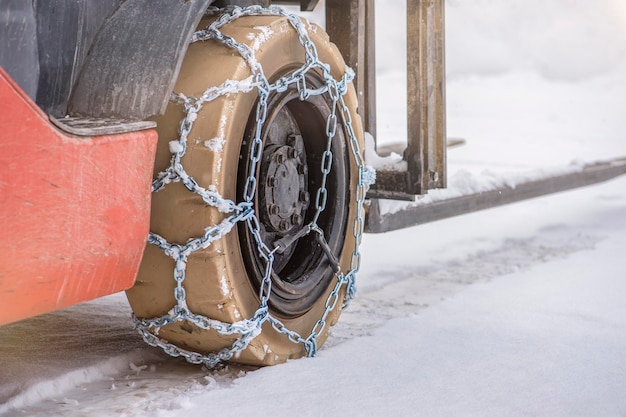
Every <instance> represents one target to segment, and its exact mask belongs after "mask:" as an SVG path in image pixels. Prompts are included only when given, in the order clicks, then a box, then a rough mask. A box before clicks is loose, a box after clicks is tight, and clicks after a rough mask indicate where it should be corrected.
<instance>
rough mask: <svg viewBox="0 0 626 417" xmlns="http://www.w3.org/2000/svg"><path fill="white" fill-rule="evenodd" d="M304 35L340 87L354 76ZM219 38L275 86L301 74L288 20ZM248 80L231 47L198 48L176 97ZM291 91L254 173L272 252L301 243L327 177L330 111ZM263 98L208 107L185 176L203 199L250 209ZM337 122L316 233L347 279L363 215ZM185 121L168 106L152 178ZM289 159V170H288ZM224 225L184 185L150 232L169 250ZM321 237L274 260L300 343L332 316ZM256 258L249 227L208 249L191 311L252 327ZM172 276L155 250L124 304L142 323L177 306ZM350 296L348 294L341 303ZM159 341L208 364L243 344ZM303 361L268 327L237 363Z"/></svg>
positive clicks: (327, 48) (242, 23)
mask: <svg viewBox="0 0 626 417" xmlns="http://www.w3.org/2000/svg"><path fill="white" fill-rule="evenodd" d="M206 23H207V22H204V24H206ZM307 28H308V33H309V36H310V38H311V40H312V41H313V43H314V44H315V45H316V48H317V52H318V55H319V59H320V61H322V62H325V63H327V64H329V65H330V69H331V73H332V75H333V77H334V78H336V79H340V78H341V77H342V76H343V74H344V72H345V64H344V61H343V59H342V57H341V54H340V53H339V51H338V50H337V48H336V47H335V46H334V45H333V44H331V43H330V42H329V39H328V36H327V35H326V34H325V33H324V31H323V30H322V29H320V28H318V27H317V26H308V24H307ZM222 32H223V33H224V34H226V35H230V36H232V37H233V38H235V39H236V40H237V41H238V42H241V43H245V44H247V45H248V46H250V48H252V50H253V51H254V52H255V57H256V59H257V60H258V62H259V63H260V64H261V65H262V67H263V70H264V73H265V76H266V77H267V79H268V80H270V82H272V81H273V80H276V79H278V77H281V76H284V75H285V74H287V73H288V72H289V71H293V70H294V69H295V68H299V67H301V66H302V65H303V63H304V59H305V54H304V48H303V47H302V45H301V44H300V41H299V39H298V34H297V32H296V31H295V30H294V29H293V27H292V26H291V24H290V23H289V21H288V20H287V19H285V18H284V17H276V16H249V17H242V18H239V19H237V20H235V21H233V22H231V23H229V24H228V25H227V26H225V27H224V28H222ZM250 74H251V71H250V68H249V66H248V65H247V64H246V62H245V61H244V60H243V59H242V58H241V57H240V56H239V54H237V53H235V52H234V51H233V50H232V49H230V48H228V47H227V46H225V45H224V44H223V43H221V42H218V41H216V40H208V41H205V42H196V43H193V44H192V45H190V47H189V50H188V52H187V55H186V58H185V61H184V63H183V66H182V69H181V71H180V75H179V78H178V81H177V83H176V87H175V91H176V92H179V93H183V94H184V95H186V96H188V97H192V96H193V97H199V96H200V95H202V93H203V92H204V91H205V90H206V89H207V88H208V87H210V86H217V85H220V84H221V83H223V82H224V81H226V80H244V79H246V78H247V77H249V76H250ZM322 82H323V78H322V77H321V74H317V75H315V74H313V73H312V74H311V76H309V77H308V79H307V83H308V84H309V88H314V87H315V86H318V87H319V86H320V85H321V84H322ZM294 88H295V87H294ZM294 88H291V89H289V90H287V91H285V92H283V93H273V94H272V95H270V97H269V99H268V116H267V121H266V123H265V128H264V130H263V135H262V136H263V142H264V148H263V157H262V160H261V162H259V167H260V169H258V170H257V171H260V172H257V173H256V180H257V184H258V185H257V192H256V194H255V198H254V209H255V213H256V216H257V218H258V220H259V222H260V224H261V225H262V227H261V229H262V237H263V240H264V242H265V243H266V244H267V246H268V247H270V249H272V248H273V245H274V244H275V243H276V241H277V240H279V239H280V238H282V237H285V236H289V235H294V234H295V233H297V232H298V231H299V230H300V229H301V228H302V227H303V226H304V225H305V224H306V223H307V222H310V221H311V218H312V217H313V216H314V215H315V205H316V204H315V197H316V191H317V189H318V188H319V183H320V182H321V175H322V174H321V168H320V164H321V160H322V154H323V152H324V151H325V150H326V142H327V140H326V138H325V132H326V123H327V120H326V119H327V118H328V113H329V112H330V109H331V104H330V103H331V102H330V101H329V100H328V99H325V98H323V97H322V96H311V97H310V98H308V99H307V100H306V101H301V100H300V96H299V94H298V91H297V90H295V89H294ZM258 98H259V96H258V93H257V91H256V90H254V91H251V92H249V93H238V94H230V95H226V96H223V97H221V98H218V99H216V100H213V101H210V102H208V103H206V104H205V105H204V107H203V108H202V110H201V111H200V112H199V113H198V117H197V119H196V120H195V122H194V124H193V128H192V130H191V132H190V134H189V136H188V142H187V149H186V152H185V155H184V157H183V158H182V164H183V166H184V168H185V170H186V172H187V173H188V174H189V175H190V176H191V177H193V178H194V179H195V180H196V181H197V182H198V184H199V185H200V186H201V187H204V188H207V189H208V188H209V187H211V190H212V191H217V192H218V193H219V194H221V195H222V196H223V197H224V198H226V199H230V200H232V201H235V202H241V201H243V199H244V189H245V185H246V182H247V181H248V173H249V168H250V164H251V163H252V162H250V157H249V153H250V143H251V138H252V136H253V135H254V127H255V114H256V104H257V100H258ZM344 100H345V103H346V105H347V108H348V109H349V113H350V115H351V119H352V127H353V130H354V132H355V136H356V139H357V142H358V144H359V148H360V149H363V132H362V127H361V123H360V118H359V117H358V116H357V114H356V103H357V100H356V95H355V93H354V89H353V88H352V87H351V86H350V88H349V91H348V92H347V94H346V95H345V96H344ZM337 114H338V116H339V128H338V129H337V131H338V132H337V135H336V137H335V139H334V140H333V145H332V155H333V156H332V162H333V164H332V171H331V174H329V176H328V184H327V189H328V198H327V201H328V203H327V208H326V209H325V210H324V212H323V213H322V215H321V216H319V220H318V224H319V226H320V227H321V229H322V230H324V234H325V235H326V240H327V241H328V246H329V247H330V249H331V251H332V252H333V253H334V255H335V256H336V258H337V259H338V263H339V267H340V268H341V270H342V271H349V270H350V268H351V264H352V263H353V262H354V257H353V253H354V250H355V247H356V245H355V244H356V242H355V240H356V238H355V236H354V233H353V229H354V220H355V217H356V216H357V210H358V205H357V202H356V194H357V186H358V177H359V169H358V166H357V163H356V162H355V160H354V159H355V158H354V157H353V155H352V151H351V147H350V144H349V143H348V142H349V140H348V133H347V131H346V127H345V125H344V124H343V120H342V119H343V118H342V116H341V115H342V113H341V111H340V110H338V111H337ZM184 115H185V113H184V112H183V108H182V106H180V105H178V104H170V105H169V107H168V109H167V111H166V113H165V114H164V115H163V116H162V117H160V118H158V119H157V120H156V121H157V125H158V128H157V129H158V132H159V145H158V150H157V156H156V166H155V175H157V174H158V173H159V172H162V171H164V170H165V169H167V167H168V165H169V164H170V159H171V157H172V153H171V150H170V145H169V142H170V141H173V140H176V139H177V138H178V137H179V133H178V130H179V126H180V122H181V119H183V117H184ZM299 136H301V137H302V139H300V138H299ZM294 149H295V150H294ZM289 158H292V162H285V160H286V159H289ZM294 158H295V159H294ZM270 177H271V178H270ZM309 200H311V201H310V202H309ZM226 217H227V214H224V213H221V212H220V211H219V210H218V209H217V208H214V207H211V206H209V205H207V204H206V203H205V202H204V201H203V200H202V199H201V198H200V196H198V195H197V194H194V193H192V192H190V191H189V190H188V189H187V188H185V186H184V185H182V184H181V183H180V182H176V183H172V184H169V185H167V187H165V188H164V189H163V190H161V191H159V192H157V193H155V194H154V196H153V203H152V217H151V231H152V232H153V233H156V234H158V235H160V236H162V237H164V238H165V239H167V241H168V242H175V243H178V244H181V245H183V244H185V242H187V241H188V240H189V239H190V238H195V237H198V236H202V234H203V233H204V230H205V228H206V227H208V226H210V225H217V224H220V223H221V222H222V221H223V220H224V219H225V218H226ZM314 235H315V233H311V234H310V235H308V236H306V237H304V238H302V239H300V241H299V242H298V243H297V245H294V246H292V247H291V248H290V249H288V250H287V251H285V253H284V254H283V255H279V254H277V255H276V260H275V262H274V270H275V271H276V273H275V274H274V276H273V279H272V292H271V295H270V299H269V311H270V313H271V314H272V315H273V316H274V317H277V318H279V319H280V320H281V321H282V322H283V323H284V324H285V326H286V327H287V328H289V329H291V330H293V331H295V332H297V333H299V334H301V335H303V337H306V336H307V335H309V334H310V333H311V330H312V329H313V328H314V326H315V325H316V323H317V321H318V319H319V318H320V317H321V316H322V314H323V313H324V311H325V309H326V307H325V304H326V300H327V298H328V296H329V294H330V293H331V291H332V290H333V289H334V288H335V284H336V282H337V280H336V279H335V274H334V270H333V269H334V268H333V264H332V262H330V261H329V257H328V255H327V254H326V253H324V250H323V248H322V246H321V245H319V243H318V242H317V240H316V239H315V237H314ZM257 254H258V249H257V244H256V243H255V241H254V236H253V234H252V232H251V230H250V227H249V226H248V224H247V223H246V222H240V223H239V224H238V226H237V228H234V229H233V230H232V231H231V232H230V233H228V234H226V235H225V236H223V237H221V238H220V239H219V240H217V241H215V242H213V243H212V244H211V245H210V246H209V247H208V248H206V249H203V250H199V251H196V252H194V253H193V254H191V255H190V256H189V259H188V261H187V265H186V277H185V281H184V288H185V290H186V304H187V305H188V307H189V310H190V311H191V312H193V313H195V314H200V315H203V316H206V317H210V318H212V319H215V320H220V321H222V322H226V323H233V322H236V321H240V320H243V319H246V318H250V317H252V316H253V315H254V313H255V311H256V310H257V308H258V307H259V302H260V299H259V288H260V286H261V284H262V279H263V272H262V271H263V267H264V263H263V260H262V259H261V258H260V257H259V256H258V255H257ZM174 266H175V263H174V261H173V259H172V258H170V257H168V256H166V255H165V254H164V252H163V251H162V250H161V249H159V248H157V247H156V246H153V245H148V246H147V248H146V251H145V254H144V259H143V263H142V265H141V268H140V272H139V275H138V278H137V282H136V284H135V286H134V287H133V288H132V289H131V290H129V291H128V292H127V295H128V299H129V301H130V304H131V306H132V309H133V311H134V313H135V315H136V316H137V317H139V318H153V317H160V316H163V315H165V314H167V312H168V311H170V310H171V309H172V308H173V307H174V306H175V304H176V300H175V299H174V295H173V294H174V289H175V285H176V282H175V281H174V278H173V270H174ZM334 266H335V267H336V266H337V265H336V264H335V265H334ZM343 291H345V287H344V288H342V293H341V294H340V298H341V299H343ZM340 307H341V302H339V303H337V306H336V307H335V308H334V309H333V310H332V311H331V312H330V314H328V317H327V319H326V322H327V324H329V325H332V324H334V323H335V322H336V321H337V318H338V316H339V313H340ZM328 327H329V326H326V327H325V328H324V331H323V332H322V334H321V335H320V336H319V337H318V338H317V344H318V345H320V344H321V343H323V342H324V340H325V339H326V338H327V336H328ZM158 337H159V338H161V339H164V340H167V341H168V342H170V343H173V344H174V345H176V346H179V347H181V348H183V349H186V350H189V351H194V352H199V353H202V354H205V353H208V352H216V351H219V350H220V349H223V348H225V347H229V346H231V345H232V343H233V341H234V340H235V339H236V338H237V337H238V335H233V336H232V337H231V336H222V335H219V334H218V333H217V332H216V331H214V330H203V329H200V328H199V327H197V326H195V325H193V324H190V323H188V322H185V321H181V322H177V323H174V324H171V325H168V326H166V327H164V328H162V329H161V330H160V331H159V333H158ZM305 353H306V352H305V349H304V346H303V344H301V343H298V344H296V343H293V342H292V341H290V340H289V338H288V337H287V336H286V335H285V334H283V333H280V332H278V331H276V330H275V329H274V328H272V326H271V325H270V324H269V323H268V322H265V323H264V325H263V328H262V331H261V333H260V334H259V335H258V336H257V337H256V338H255V339H254V340H253V341H252V342H251V343H250V345H249V346H248V348H247V349H246V350H244V351H243V352H241V354H240V355H236V356H235V357H233V358H232V360H233V361H236V362H240V363H246V364H255V365H270V364H275V363H279V362H284V361H285V360H287V359H289V358H296V357H300V356H302V355H304V354H305Z"/></svg>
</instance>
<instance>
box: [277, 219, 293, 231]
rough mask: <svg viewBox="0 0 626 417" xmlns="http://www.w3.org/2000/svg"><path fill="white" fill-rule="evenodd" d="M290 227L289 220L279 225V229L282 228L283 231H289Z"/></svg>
mask: <svg viewBox="0 0 626 417" xmlns="http://www.w3.org/2000/svg"><path fill="white" fill-rule="evenodd" d="M290 227H291V223H289V221H287V220H283V221H281V222H280V224H279V225H278V229H280V231H281V232H285V231H287V230H288V229H289V228H290Z"/></svg>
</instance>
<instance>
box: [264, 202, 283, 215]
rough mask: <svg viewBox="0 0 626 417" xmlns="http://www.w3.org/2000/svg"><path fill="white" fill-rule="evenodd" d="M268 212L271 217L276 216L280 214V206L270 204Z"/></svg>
mask: <svg viewBox="0 0 626 417" xmlns="http://www.w3.org/2000/svg"><path fill="white" fill-rule="evenodd" d="M267 211H269V212H270V214H271V215H273V216H275V215H277V214H278V212H279V211H280V210H279V208H278V206H277V205H276V204H270V206H269V208H268V209H267Z"/></svg>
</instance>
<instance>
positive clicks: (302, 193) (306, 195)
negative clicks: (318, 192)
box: [300, 191, 311, 203]
mask: <svg viewBox="0 0 626 417" xmlns="http://www.w3.org/2000/svg"><path fill="white" fill-rule="evenodd" d="M310 199H311V196H310V195H309V193H308V192H306V191H300V201H301V202H303V203H308V202H309V200H310Z"/></svg>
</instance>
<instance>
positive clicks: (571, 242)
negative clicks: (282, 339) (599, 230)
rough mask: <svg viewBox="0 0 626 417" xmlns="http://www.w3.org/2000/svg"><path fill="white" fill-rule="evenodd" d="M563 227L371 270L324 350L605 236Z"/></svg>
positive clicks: (589, 247)
mask: <svg viewBox="0 0 626 417" xmlns="http://www.w3.org/2000/svg"><path fill="white" fill-rule="evenodd" d="M560 229H561V228H560V227H558V226H555V227H552V228H547V229H544V230H543V234H541V235H538V236H535V237H532V238H526V239H507V240H505V241H504V242H503V243H502V245H501V246H500V247H498V248H496V249H493V250H482V251H477V252H475V253H471V254H469V255H467V257H465V258H464V259H455V260H450V261H447V262H438V263H435V264H433V265H427V266H424V267H420V268H417V269H415V267H411V266H399V267H397V268H395V269H389V270H381V271H373V272H367V274H368V277H367V278H368V280H367V282H368V283H367V284H365V285H363V286H361V287H359V291H358V293H357V297H356V299H355V300H353V301H352V303H351V304H350V306H349V308H348V309H347V310H346V311H344V312H343V314H342V316H341V318H340V319H339V322H338V323H337V325H335V326H334V327H333V328H332V330H331V332H332V336H331V337H330V338H329V339H328V341H327V342H326V345H325V348H328V347H332V346H336V345H339V344H341V343H343V342H345V341H346V340H350V339H354V338H358V337H363V336H367V335H369V334H370V332H371V330H373V329H375V328H378V327H380V326H382V325H384V323H385V322H387V321H389V320H391V319H394V318H397V317H405V316H408V315H411V314H418V313H419V312H420V311H421V310H423V309H425V308H428V307H429V306H431V305H434V304H437V303H439V302H442V301H444V300H445V299H447V298H450V297H453V296H454V295H455V294H457V293H459V292H460V291H463V290H464V289H465V288H467V286H469V285H472V284H474V283H477V282H488V281H491V280H493V279H497V278H498V277H501V276H505V275H508V274H512V273H515V272H518V271H524V270H528V269H531V268H532V267H533V266H534V265H537V264H540V263H545V262H550V261H552V260H555V259H562V258H566V257H567V256H569V255H571V254H573V253H576V252H579V251H584V250H593V249H594V248H595V245H596V244H597V243H598V242H599V241H600V240H602V239H601V238H600V237H597V236H591V235H587V234H582V233H579V234H575V235H572V234H571V233H570V234H565V235H564V234H563V233H562V231H561V230H560ZM361 273H363V272H361ZM374 275H375V279H372V276H374ZM357 279H358V278H357ZM357 284H358V282H357Z"/></svg>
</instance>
